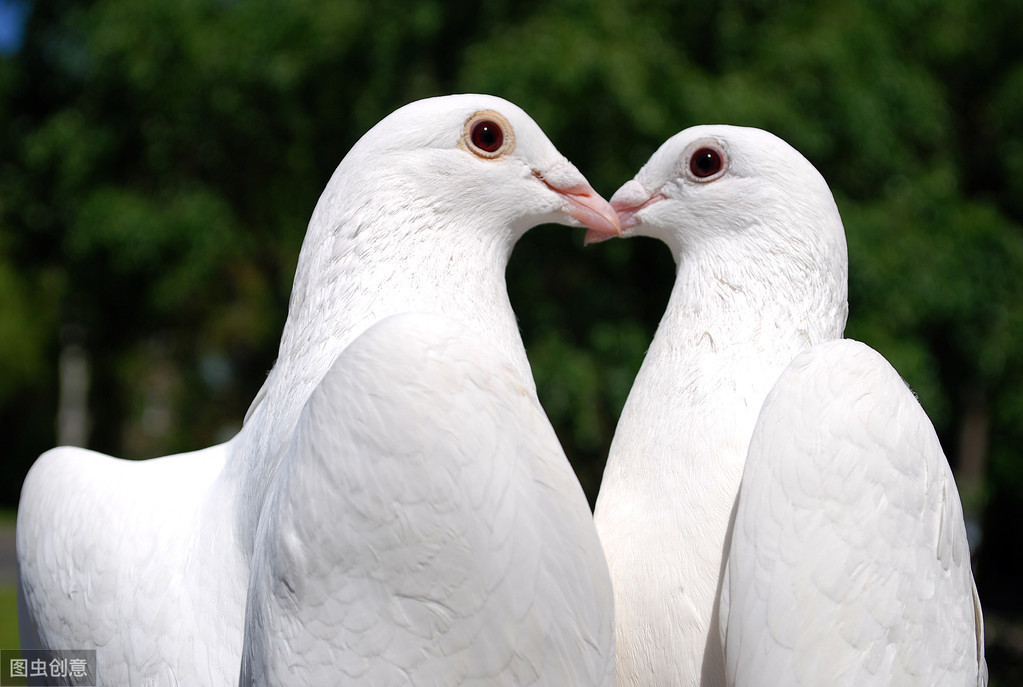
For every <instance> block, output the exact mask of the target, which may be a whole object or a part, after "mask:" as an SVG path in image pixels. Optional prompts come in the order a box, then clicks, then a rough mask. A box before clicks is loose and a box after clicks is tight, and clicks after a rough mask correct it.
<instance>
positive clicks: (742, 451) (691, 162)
mask: <svg viewBox="0 0 1023 687" xmlns="http://www.w3.org/2000/svg"><path fill="white" fill-rule="evenodd" d="M612 205H613V206H614V207H616V209H617V210H618V211H619V215H620V217H621V218H622V220H623V222H622V224H623V227H626V228H627V232H631V233H638V234H648V235H653V236H656V237H658V238H661V239H662V240H664V241H665V242H666V243H667V244H668V245H669V246H670V247H671V248H672V251H673V253H674V255H675V258H676V262H677V264H678V275H677V278H676V284H675V287H674V290H673V292H672V295H671V300H670V302H669V305H668V308H667V312H666V313H665V315H664V319H663V320H662V322H661V326H660V327H659V329H658V331H657V334H656V337H655V340H654V343H653V344H652V346H651V348H650V352H649V354H648V355H647V359H646V360H645V361H644V365H643V368H642V370H641V371H640V374H639V377H638V378H637V381H636V384H635V385H634V387H633V390H632V393H631V394H630V397H629V400H628V403H627V404H626V408H625V412H624V413H623V416H622V420H621V421H620V423H619V427H618V431H617V433H616V435H615V439H614V443H613V445H612V449H611V456H610V458H609V461H608V467H607V469H606V472H605V475H604V483H603V484H602V487H601V492H600V495H599V497H598V500H597V507H596V520H597V525H598V531H599V533H600V536H601V541H602V542H603V544H604V546H605V549H606V551H607V555H608V560H609V563H610V567H611V573H612V580H613V584H614V587H615V599H616V614H617V620H616V624H617V637H618V668H617V671H618V678H619V684H622V685H667V684H674V685H724V684H728V685H730V686H731V687H745V686H747V685H825V684H827V685H832V684H837V685H843V684H847V685H854V684H855V685H861V684H866V685H882V684H883V685H889V684H912V685H930V684H970V685H976V684H978V680H979V676H980V675H981V674H985V675H986V669H985V668H984V663H983V657H982V655H981V656H980V657H979V658H978V654H982V651H983V648H982V647H983V639H982V629H981V626H980V607H979V605H978V603H977V600H976V592H975V588H974V587H973V584H972V574H971V572H970V567H969V552H968V548H967V545H966V537H965V528H964V524H963V519H962V511H961V507H960V504H959V499H958V493H957V492H956V489H955V484H954V482H953V481H952V478H951V473H950V471H949V468H948V465H947V462H946V461H945V458H944V456H943V454H942V453H941V451H940V447H939V446H938V443H937V438H936V437H935V436H934V431H933V429H932V428H931V426H930V423H929V422H928V421H927V419H926V416H925V415H924V414H923V411H922V410H921V409H920V408H919V405H918V404H917V403H916V401H915V399H914V398H913V396H912V394H911V393H910V392H909V391H908V390H907V389H906V387H905V385H904V384H902V382H901V380H899V378H898V375H897V374H895V372H894V370H892V369H891V368H890V366H888V365H887V363H885V362H884V360H883V359H882V358H881V357H880V356H879V355H877V354H876V353H874V352H873V351H871V350H870V349H869V348H867V347H866V346H864V345H863V344H859V343H856V342H851V341H844V340H840V337H841V335H842V331H843V329H844V326H845V319H846V314H847V301H846V293H847V269H848V268H847V257H846V246H845V233H844V230H843V228H842V223H841V219H840V217H839V214H838V210H837V208H836V206H835V204H834V200H833V198H832V196H831V192H830V190H829V189H828V187H827V184H826V183H825V181H824V179H823V178H822V177H821V176H820V174H819V173H818V172H817V171H816V170H815V169H814V168H813V166H812V165H811V164H810V163H809V162H807V161H806V159H804V158H803V157H802V156H801V155H800V154H799V153H798V152H796V151H795V150H793V149H792V148H791V147H790V146H788V145H787V144H786V143H784V142H783V141H781V140H780V139H778V138H777V137H775V136H773V135H771V134H768V133H766V132H763V131H759V130H756V129H745V128H738V127H725V126H710V127H694V128H692V129H689V130H686V131H683V132H682V133H680V134H678V135H677V136H675V137H673V138H671V139H670V140H668V141H667V142H666V143H665V144H664V145H663V146H662V147H661V148H660V150H658V151H657V152H656V153H655V154H654V156H653V157H652V158H651V159H650V161H649V162H648V164H647V165H646V166H645V167H644V168H643V169H642V170H641V171H640V173H639V174H638V175H637V177H636V179H635V180H633V181H631V182H629V183H628V184H626V185H625V186H624V187H622V188H621V189H620V190H619V191H618V192H617V193H616V194H615V196H614V198H613V199H612ZM594 238H600V237H594ZM805 351H808V352H805ZM796 356H799V357H798V358H797V357H796ZM793 358H795V362H792V364H791V366H789V363H790V362H791V361H792V360H793ZM786 368H787V371H786V372H785V374H784V376H782V378H781V381H779V382H778V385H777V386H775V381H776V380H777V379H778V376H779V374H780V372H781V371H782V370H785V369H786ZM772 386H775V388H774V390H773V391H771V389H772ZM769 391H770V392H771V396H770V397H769V398H770V400H769V401H768V402H767V403H766V405H765V404H764V398H765V397H766V396H767V394H768V392H769ZM762 407H763V413H762V414H761V408H762ZM758 416H760V419H759V424H757V423H758V420H757V418H758ZM754 425H756V426H757V436H756V437H755V438H754V440H753V445H752V446H750V445H749V444H750V437H751V436H752V434H753V427H754ZM747 447H749V448H748V452H749V457H748V459H747ZM744 463H745V465H746V471H745V473H743V466H744ZM854 475H855V477H854ZM740 479H741V480H742V489H741V490H740V492H739V498H738V505H737V508H738V516H736V518H737V519H736V524H735V530H734V538H732V539H731V542H730V543H729V537H730V536H731V530H730V529H729V527H730V526H729V520H730V516H731V515H732V513H733V505H734V504H735V503H736V489H737V487H738V485H739V482H740ZM889 504H892V505H893V506H894V507H888V508H883V506H888V505H889ZM879 506H882V507H881V508H879ZM901 509H905V510H901ZM915 518H916V519H919V520H920V521H919V522H917V520H915ZM726 555H727V556H728V558H727V561H728V563H727V564H728V573H727V576H726V580H725V587H724V590H723V591H721V587H719V574H720V572H721V570H722V567H723V566H724V565H725V557H726ZM895 570H897V571H898V572H895ZM914 585H919V586H916V587H915V586H914ZM718 593H721V596H722V598H721V607H720V616H719V614H718V610H719V609H718V603H717V601H716V595H717V594H718ZM939 618H940V619H941V620H939ZM722 644H724V654H722ZM978 647H979V648H978ZM949 652H951V653H949ZM726 660H727V671H726V670H725V669H726V663H725V661H726ZM899 670H903V671H904V672H903V673H902V674H899V672H898V671H899ZM953 670H957V671H959V672H958V673H951V674H953V675H955V677H954V679H952V681H950V682H941V680H940V679H939V677H941V676H944V675H945V671H953ZM971 670H972V673H971ZM914 671H920V672H919V673H915V672H914ZM964 676H965V677H966V680H965V681H964V680H963V677H964ZM941 679H946V678H945V677H941Z"/></svg>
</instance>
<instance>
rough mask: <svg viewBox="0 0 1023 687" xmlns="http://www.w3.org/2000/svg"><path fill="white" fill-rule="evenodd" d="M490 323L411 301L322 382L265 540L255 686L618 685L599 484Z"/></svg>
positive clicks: (252, 617)
mask: <svg viewBox="0 0 1023 687" xmlns="http://www.w3.org/2000/svg"><path fill="white" fill-rule="evenodd" d="M484 338H485V337H484V336H482V335H481V333H480V332H477V331H474V330H472V329H469V328H468V327H465V326H464V325H462V324H461V323H460V322H457V321H455V320H452V319H449V318H445V317H443V316H437V315H432V314H430V315H421V314H404V315H395V316H393V317H390V318H388V319H385V320H383V321H381V322H380V323H378V324H376V325H374V326H373V327H371V328H370V329H369V330H368V331H366V332H365V333H364V334H362V335H361V336H360V337H359V338H357V339H356V340H355V341H354V342H352V343H351V344H350V345H349V346H348V347H347V348H346V349H345V350H344V352H343V353H342V354H341V356H340V357H339V358H338V360H337V362H336V363H335V364H334V366H333V367H332V368H331V369H330V371H329V372H328V373H327V376H326V377H324V379H323V381H322V382H320V384H319V385H318V386H317V387H316V389H315V391H314V392H313V395H312V398H310V400H309V403H308V404H307V405H306V408H305V410H304V411H303V413H302V416H301V418H300V420H299V422H298V425H297V426H296V429H295V434H294V436H293V438H292V440H291V442H290V444H289V446H288V449H287V453H286V455H285V459H284V461H283V463H282V468H281V476H280V479H279V480H278V483H277V484H276V485H275V486H274V489H273V490H272V491H271V495H270V497H269V500H268V507H267V508H266V509H265V513H264V519H263V524H262V527H261V529H260V536H259V538H258V542H257V544H256V551H255V556H254V559H253V566H252V581H251V583H250V586H249V604H248V609H247V615H246V634H245V649H244V654H243V659H242V676H241V681H240V685H242V686H243V687H249V686H250V685H260V686H265V687H277V686H280V685H308V686H310V687H311V686H314V685H366V686H367V687H388V686H394V687H403V686H405V685H434V686H437V687H441V686H445V685H450V686H451V687H455V686H463V687H469V686H472V685H478V686H479V687H483V686H494V687H496V686H500V685H506V686H508V687H513V686H516V685H536V686H537V687H541V686H543V685H549V686H550V687H561V686H563V685H594V686H596V685H608V686H610V685H613V684H614V652H613V642H614V619H613V602H612V592H611V581H610V578H609V576H608V572H607V564H606V562H605V561H604V555H603V551H602V550H601V548H600V542H599V540H598V538H597V532H596V529H595V528H594V526H593V519H592V517H591V515H590V512H589V508H588V505H587V503H586V498H585V496H584V494H583V492H582V488H581V487H580V486H579V482H578V480H577V479H576V477H575V474H574V473H573V472H572V469H571V466H570V465H569V464H568V461H567V459H566V458H565V454H564V452H563V451H562V450H561V446H560V444H559V443H558V440H557V437H556V436H555V434H554V430H553V429H552V428H551V426H550V423H549V422H548V421H547V417H546V416H545V415H544V412H543V410H542V409H541V408H540V405H539V403H538V402H537V400H536V397H535V396H534V394H533V393H532V391H531V390H529V389H527V388H526V387H525V386H524V385H523V383H522V378H521V375H520V374H519V373H518V371H517V370H516V369H515V365H514V364H513V363H512V361H511V360H509V359H508V358H506V357H505V356H504V355H502V354H501V352H500V351H499V350H498V349H497V348H496V347H493V346H488V345H481V341H483V340H484Z"/></svg>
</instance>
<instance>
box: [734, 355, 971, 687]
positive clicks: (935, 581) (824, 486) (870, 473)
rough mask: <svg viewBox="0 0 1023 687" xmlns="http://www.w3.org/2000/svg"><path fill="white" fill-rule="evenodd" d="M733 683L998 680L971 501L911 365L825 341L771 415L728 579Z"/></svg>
mask: <svg viewBox="0 0 1023 687" xmlns="http://www.w3.org/2000/svg"><path fill="white" fill-rule="evenodd" d="M721 609H722V618H723V626H722V630H721V633H722V642H723V646H724V652H725V661H726V671H727V675H728V679H729V682H730V684H732V685H734V686H735V687H741V686H743V685H819V684H829V685H889V684H913V685H970V686H971V687H972V686H975V685H977V684H983V683H985V682H986V668H985V664H984V656H983V640H982V636H983V635H982V633H983V627H982V625H983V620H982V617H981V614H980V609H979V603H978V602H977V600H976V592H975V586H974V583H973V575H972V572H971V569H970V555H969V547H968V544H967V540H966V529H965V524H964V522H963V513H962V505H961V503H960V500H959V495H958V491H957V490H956V486H955V481H954V479H953V476H952V472H951V470H950V469H949V466H948V462H947V460H946V459H945V455H944V453H943V452H942V450H941V446H940V444H939V442H938V438H937V435H936V434H935V432H934V428H933V426H932V425H931V423H930V421H929V420H928V418H927V416H926V414H925V413H924V411H923V409H922V408H921V407H920V405H919V403H918V402H917V400H916V398H915V397H914V395H913V393H912V392H911V391H910V389H909V388H908V387H907V386H906V384H905V383H904V382H903V381H902V379H901V378H900V377H899V375H898V374H897V373H896V371H895V370H894V369H893V368H892V367H891V365H889V364H888V362H887V361H886V360H885V359H884V358H883V357H882V356H880V355H879V354H878V353H877V352H875V351H873V350H872V349H870V348H869V347H867V346H865V345H863V344H861V343H858V342H855V341H850V340H842V341H833V342H828V343H823V344H819V345H817V346H815V347H814V348H812V349H810V350H809V351H807V352H805V353H803V354H801V355H800V356H798V357H797V358H796V359H795V360H794V361H793V362H792V363H791V364H790V365H789V367H788V368H787V369H786V370H785V371H784V372H783V373H782V375H781V377H780V378H779V380H778V382H777V383H776V384H775V386H774V388H773V389H772V391H771V393H770V394H769V396H768V397H767V400H766V401H765V403H764V406H763V408H762V410H761V413H760V417H759V420H758V422H757V426H756V429H755V431H754V433H753V438H752V441H751V443H750V448H749V453H748V457H747V460H746V467H745V471H744V474H743V479H742V484H741V487H740V491H739V496H738V501H737V506H736V516H735V522H734V528H733V535H732V539H731V546H730V551H729V557H728V562H727V566H726V571H725V577H724V580H723V586H722V606H721Z"/></svg>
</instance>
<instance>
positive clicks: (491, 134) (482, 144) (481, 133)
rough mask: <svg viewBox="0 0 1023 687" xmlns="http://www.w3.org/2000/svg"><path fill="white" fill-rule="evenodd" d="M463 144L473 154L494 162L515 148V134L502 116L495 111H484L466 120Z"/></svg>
mask: <svg viewBox="0 0 1023 687" xmlns="http://www.w3.org/2000/svg"><path fill="white" fill-rule="evenodd" d="M462 144H463V146H464V147H465V148H466V149H468V150H469V151H470V152H472V153H473V154H475V155H478V156H479V157H482V158H484V159H487V160H492V159H494V158H497V157H500V156H502V155H506V154H508V153H510V152H511V151H512V150H513V149H514V148H515V134H514V133H513V131H512V128H511V124H509V123H508V120H507V119H505V118H504V117H503V116H502V115H500V114H499V113H497V112H495V111H494V110H483V111H481V112H476V113H475V114H473V115H472V116H471V117H469V119H468V120H466V122H465V131H464V133H463V134H462Z"/></svg>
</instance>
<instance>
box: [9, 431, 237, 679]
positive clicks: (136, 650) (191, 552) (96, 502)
mask: <svg viewBox="0 0 1023 687" xmlns="http://www.w3.org/2000/svg"><path fill="white" fill-rule="evenodd" d="M229 447H230V445H229V444H224V445H220V446H214V447H212V448H208V449H205V450H203V451H196V452H193V453H187V454H181V455H176V456H167V457H164V458H158V459H153V460H149V461H142V462H134V461H126V460H119V459H116V458H111V457H109V456H106V455H103V454H100V453H96V452H93V451H87V450H84V449H78V448H71V447H61V448H57V449H53V450H51V451H48V452H47V453H45V454H44V455H43V456H41V457H40V458H39V460H38V461H36V463H35V464H34V465H33V467H32V469H31V471H30V472H29V475H28V477H27V478H26V480H25V483H24V486H23V488H22V493H21V501H20V504H19V509H18V529H17V548H18V576H19V609H18V616H19V625H20V631H21V638H22V647H23V648H26V649H28V648H48V649H95V650H96V652H97V662H98V674H99V678H100V680H101V682H100V684H129V683H130V682H131V681H133V680H135V681H138V680H145V679H152V680H155V681H156V683H157V684H173V683H174V681H178V682H179V683H180V682H182V681H184V682H190V683H193V684H212V683H217V682H220V681H222V680H223V679H225V678H227V677H228V676H230V674H231V673H232V672H234V671H235V670H237V667H236V666H237V663H236V662H234V661H232V660H230V659H229V658H225V655H224V654H225V652H223V651H220V650H218V649H217V647H218V646H219V645H222V644H223V643H224V641H225V640H224V639H223V637H224V636H225V634H226V633H227V631H228V629H229V628H234V633H235V635H237V636H239V639H240V628H239V627H238V626H239V625H240V621H241V608H242V604H243V603H244V600H243V594H240V593H239V592H236V591H233V590H232V587H233V585H232V580H233V579H234V578H233V577H232V572H233V571H234V568H233V567H232V561H235V560H236V558H237V555H238V552H237V551H235V550H232V549H231V548H229V547H225V546H220V545H219V544H218V542H222V541H230V539H229V538H225V537H224V536H223V535H224V534H225V532H224V531H222V528H225V527H230V521H228V523H220V524H219V525H218V524H216V523H213V522H208V520H209V519H208V514H207V517H204V515H203V513H204V510H205V509H206V508H207V503H206V500H205V497H206V495H207V491H208V486H209V483H210V482H211V481H212V480H213V479H214V478H215V476H216V475H217V474H218V472H219V470H220V469H221V468H222V466H223V463H224V460H225V457H226V453H227V451H228V450H229ZM140 514H146V517H140ZM203 523H205V524H203ZM182 589H192V590H195V591H194V594H192V595H190V596H188V597H187V598H184V597H183V593H182V591H181V590H182ZM232 597H242V598H238V599H237V600H234V603H232V600H233V599H232ZM232 607H235V608H237V610H236V611H234V612H232V611H231V608H232ZM200 618H201V619H202V622H199V619H200ZM237 652H238V649H237V648H236V649H235V650H234V652H232V653H233V655H234V656H237V655H238V654H237ZM168 656H171V657H173V659H172V660H170V661H169V660H168ZM236 660H237V659H235V661H236Z"/></svg>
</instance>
